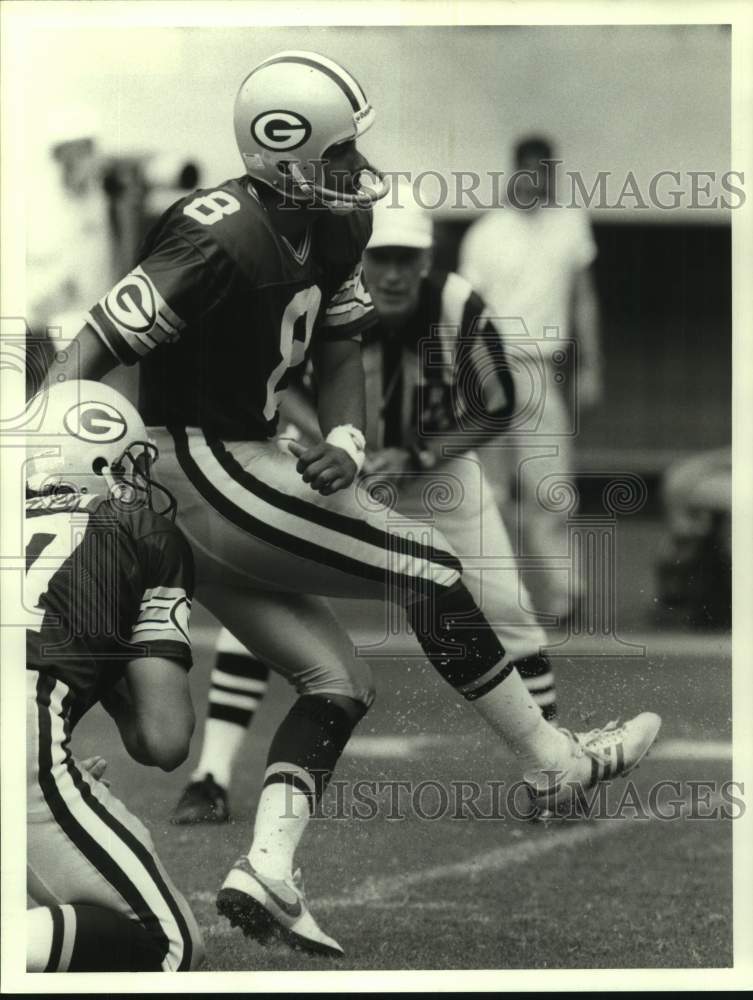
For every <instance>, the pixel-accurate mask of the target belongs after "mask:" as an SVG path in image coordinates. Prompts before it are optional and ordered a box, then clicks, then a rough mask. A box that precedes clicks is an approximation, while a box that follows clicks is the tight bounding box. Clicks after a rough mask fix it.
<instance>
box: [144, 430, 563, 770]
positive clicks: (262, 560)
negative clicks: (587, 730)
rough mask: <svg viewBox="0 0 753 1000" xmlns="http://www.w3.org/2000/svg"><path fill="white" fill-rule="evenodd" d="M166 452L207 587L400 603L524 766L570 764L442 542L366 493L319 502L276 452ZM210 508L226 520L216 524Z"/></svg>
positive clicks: (185, 443) (446, 672)
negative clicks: (211, 506) (313, 594)
mask: <svg viewBox="0 0 753 1000" xmlns="http://www.w3.org/2000/svg"><path fill="white" fill-rule="evenodd" d="M158 444H159V447H160V453H161V458H160V461H161V462H162V459H163V458H167V461H166V463H165V467H164V469H163V472H162V477H163V481H164V482H165V485H166V486H168V487H169V488H170V489H171V490H173V492H175V493H176V494H177V495H178V499H179V507H178V509H179V511H180V514H179V517H180V518H181V526H182V527H183V529H184V531H185V533H186V535H187V537H188V538H189V541H191V543H192V544H193V547H194V553H195V555H196V562H197V571H198V579H199V580H200V581H201V580H203V581H204V583H205V585H210V586H214V585H217V586H219V587H231V586H234V587H238V588H239V589H241V590H242V589H248V588H254V587H258V589H263V590H264V591H265V592H268V591H269V590H270V589H275V588H277V589H279V590H297V591H299V592H300V591H303V592H308V593H315V594H324V595H327V596H333V597H361V598H381V599H385V597H386V598H387V599H389V600H392V601H395V602H396V603H399V604H400V605H402V606H403V607H404V608H405V610H406V613H407V615H408V619H409V621H410V623H411V625H412V627H413V629H414V631H415V633H416V635H417V637H418V639H419V641H420V643H421V645H422V648H423V650H424V652H425V654H426V655H427V657H428V659H429V660H430V662H431V663H432V664H433V665H434V666H435V667H436V669H437V670H438V671H439V673H440V674H441V675H442V677H444V679H445V680H446V681H447V682H448V683H450V684H451V685H452V686H453V687H455V689H456V690H457V691H458V692H459V693H460V694H461V695H462V696H463V697H464V698H465V699H466V700H467V701H469V702H470V703H472V704H473V707H474V708H475V709H476V710H477V711H478V712H479V713H480V714H481V715H482V716H483V717H484V718H485V719H486V720H487V721H488V722H489V723H490V724H491V725H492V727H493V728H494V729H495V730H496V731H497V732H498V733H499V734H500V735H502V736H503V737H504V738H505V739H506V740H507V742H508V743H510V745H511V746H512V747H513V749H514V750H515V751H516V752H517V753H518V754H519V755H520V756H521V758H522V761H523V762H524V764H525V765H528V764H531V765H533V766H536V767H551V766H554V764H553V762H558V761H560V760H561V759H562V758H563V757H567V756H569V754H570V748H569V745H568V744H567V741H566V740H565V739H564V737H563V736H562V734H560V733H558V732H557V730H556V729H554V728H553V727H551V726H548V725H546V724H545V720H543V719H542V718H541V713H540V712H539V711H538V708H537V706H536V704H535V702H534V701H533V699H532V698H531V697H530V695H529V694H528V692H527V690H526V688H525V685H524V684H523V682H522V680H521V679H520V676H519V675H518V673H517V672H516V671H514V670H513V668H512V665H511V661H510V657H509V656H508V655H507V654H506V653H505V650H504V648H503V647H502V646H501V644H500V642H499V640H498V639H497V637H496V635H495V634H494V631H493V630H492V629H491V628H490V627H489V624H488V622H487V621H486V619H485V618H484V615H483V614H482V613H481V611H480V610H479V608H478V607H477V605H476V603H475V601H474V600H473V598H472V596H471V594H470V593H469V591H468V589H467V588H466V587H465V586H464V584H463V582H462V581H461V579H460V572H461V566H460V562H459V560H458V559H457V556H456V555H455V554H454V552H453V551H452V549H451V548H450V546H449V545H448V544H447V542H446V540H445V539H444V538H443V537H442V536H441V534H440V533H439V532H436V531H434V530H433V529H426V528H425V527H423V526H417V525H416V524H415V522H413V521H412V520H411V519H410V518H406V517H402V516H400V515H399V514H396V513H395V512H394V511H387V510H386V509H385V508H384V507H382V506H380V505H379V504H376V503H374V502H373V501H372V500H370V498H369V497H368V495H367V494H366V491H365V490H363V491H357V490H355V489H351V490H344V491H341V492H340V493H337V494H335V495H334V496H330V497H322V496H320V495H319V494H318V493H316V492H315V491H313V490H312V489H311V488H310V487H309V486H308V485H307V484H306V483H304V482H303V481H302V480H301V477H300V476H299V475H298V473H297V472H296V470H295V462H294V460H293V459H292V458H291V456H289V455H286V454H284V453H282V452H281V451H280V450H279V449H278V448H277V447H276V445H274V444H270V443H267V442H245V443H240V444H238V443H233V444H227V445H223V444H222V443H221V442H217V441H210V440H208V439H206V438H205V437H204V435H202V434H200V433H197V432H196V433H195V432H188V433H178V432H176V433H175V436H174V437H172V436H170V437H168V438H167V440H165V439H164V438H163V439H162V440H160V441H159V442H158ZM208 504H210V505H214V507H215V509H216V510H217V511H218V514H220V515H221V519H220V518H219V517H218V518H217V520H216V522H214V521H210V519H209V518H208V517H207V505H208ZM211 610H213V609H211ZM257 617H258V616H257ZM221 620H222V619H221ZM230 627H231V631H233V628H232V626H230ZM235 634H236V636H237V637H240V636H239V633H238V632H235ZM241 638H242V637H241ZM282 640H283V643H286V642H287V641H288V636H287V635H286V636H283V637H282ZM345 641H346V642H347V640H345ZM252 645H253V643H252ZM253 648H254V651H255V652H256V653H257V655H258V656H259V657H260V658H261V659H262V660H264V661H265V662H268V663H269V664H270V665H272V666H273V665H274V663H273V660H272V659H270V658H268V657H266V656H265V654H264V653H263V651H262V650H260V649H259V648H258V646H253ZM500 686H502V687H503V688H504V690H502V689H501V687H500Z"/></svg>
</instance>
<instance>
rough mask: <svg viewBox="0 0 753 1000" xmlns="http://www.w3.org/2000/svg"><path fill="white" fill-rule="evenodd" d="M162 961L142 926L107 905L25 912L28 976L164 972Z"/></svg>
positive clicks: (155, 946)
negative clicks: (64, 973)
mask: <svg viewBox="0 0 753 1000" xmlns="http://www.w3.org/2000/svg"><path fill="white" fill-rule="evenodd" d="M162 958H163V956H162V953H161V950H160V948H159V947H158V946H157V943H156V941H155V939H154V937H153V936H152V935H151V934H149V933H148V931H146V929H145V928H144V927H143V926H142V925H141V924H140V923H138V922H137V921H136V920H131V919H129V918H128V917H126V916H124V915H123V914H122V913H118V912H117V911H116V910H110V909H108V908H107V907H104V906H92V905H90V904H85V903H64V904H62V905H61V906H39V907H37V908H36V909H33V910H29V911H28V912H27V914H26V971H27V972H160V971H161V970H162Z"/></svg>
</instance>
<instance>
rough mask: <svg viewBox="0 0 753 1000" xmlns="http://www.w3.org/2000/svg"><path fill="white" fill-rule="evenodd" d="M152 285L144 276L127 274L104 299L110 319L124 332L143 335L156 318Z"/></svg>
mask: <svg viewBox="0 0 753 1000" xmlns="http://www.w3.org/2000/svg"><path fill="white" fill-rule="evenodd" d="M155 291H156V289H155V288H154V285H153V284H152V283H151V281H149V279H148V278H147V277H146V275H145V274H135V273H133V274H129V275H127V276H126V277H125V278H123V280H122V281H121V282H119V283H118V284H117V285H116V286H115V287H114V288H113V289H112V291H111V292H110V294H109V295H108V296H107V298H106V299H105V303H106V309H107V312H108V315H109V316H110V319H111V320H112V321H113V322H114V323H116V324H117V325H118V326H120V327H125V329H126V330H132V331H133V332H134V333H144V332H146V331H147V330H150V329H151V327H152V325H153V324H154V320H155V319H156V317H157V306H156V302H155Z"/></svg>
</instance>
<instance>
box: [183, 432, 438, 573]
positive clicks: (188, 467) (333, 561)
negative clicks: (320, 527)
mask: <svg viewBox="0 0 753 1000" xmlns="http://www.w3.org/2000/svg"><path fill="white" fill-rule="evenodd" d="M168 430H169V432H170V434H171V435H172V437H173V440H174V442H175V457H176V458H177V460H178V463H179V465H180V467H181V468H182V470H183V472H184V473H185V475H186V478H187V479H188V480H189V481H190V483H191V484H192V485H193V487H194V488H195V489H196V491H197V492H198V493H199V494H200V495H201V496H202V497H203V498H204V499H205V500H206V501H207V503H208V504H209V505H210V506H211V507H213V508H214V510H216V511H217V512H218V513H220V514H221V515H222V516H223V517H225V518H227V520H228V521H230V522H231V524H234V525H235V526H236V528H239V529H240V530H241V531H242V532H244V533H245V534H247V535H251V537H252V538H258V539H259V540H260V541H262V542H266V543H267V544H269V545H274V546H276V547H277V548H279V549H282V550H283V551H284V552H290V553H293V554H295V555H298V556H300V557H301V558H302V559H309V560H310V561H311V562H313V563H318V564H319V565H321V566H329V567H331V568H332V569H336V570H338V571H339V572H341V573H345V574H347V575H348V576H354V577H356V578H358V579H366V580H372V581H374V582H376V583H379V584H382V586H386V585H387V584H388V583H389V582H390V581H393V582H398V581H402V582H404V584H405V585H406V587H408V588H410V589H413V588H415V586H416V584H417V582H418V579H417V578H414V577H410V576H406V575H405V574H402V573H396V572H394V571H390V570H386V569H381V568H380V567H379V566H374V565H372V564H371V563H367V562H361V561H360V560H358V559H352V558H351V557H350V556H344V555H341V554H340V553H338V552H333V551H332V550H331V549H326V548H324V547H323V546H321V545H317V544H316V543H314V542H310V541H307V540H306V539H304V538H301V537H300V536H297V535H291V534H288V533H287V532H285V531H281V530H280V529H279V528H272V527H270V526H269V525H268V524H265V523H264V521H260V520H259V519H258V518H256V517H253V516H252V515H251V514H249V513H248V512H247V511H245V510H243V509H242V508H241V507H238V506H237V505H236V504H234V503H233V501H232V500H230V499H228V497H226V496H225V495H224V494H223V493H221V492H220V491H219V490H218V489H217V487H216V486H215V485H214V484H213V483H212V482H210V481H209V479H207V477H206V476H205V475H204V473H203V472H202V471H201V469H200V468H199V467H198V465H197V464H196V462H195V460H194V458H193V456H192V455H191V453H190V452H189V450H188V439H187V436H186V432H185V430H184V429H182V428H172V427H171V428H168Z"/></svg>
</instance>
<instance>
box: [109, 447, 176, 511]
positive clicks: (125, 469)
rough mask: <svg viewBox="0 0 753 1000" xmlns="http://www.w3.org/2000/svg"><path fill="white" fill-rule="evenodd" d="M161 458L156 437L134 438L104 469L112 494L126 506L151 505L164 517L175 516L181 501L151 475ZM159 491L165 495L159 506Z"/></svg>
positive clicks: (128, 507)
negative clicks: (142, 439) (150, 438)
mask: <svg viewBox="0 0 753 1000" xmlns="http://www.w3.org/2000/svg"><path fill="white" fill-rule="evenodd" d="M158 458H159V451H158V450H157V445H156V444H155V443H154V442H153V441H148V440H147V441H134V442H133V443H132V444H129V445H128V447H127V448H126V449H125V450H124V451H123V454H122V455H121V456H120V457H119V458H118V459H116V460H115V461H114V462H113V463H112V464H111V465H109V466H105V467H103V469H102V475H103V477H104V479H105V481H106V482H107V486H108V489H109V492H110V496H111V497H112V498H113V499H114V500H115V501H116V502H117V503H118V505H119V506H121V507H123V508H124V509H126V510H137V509H138V508H140V507H148V508H149V510H152V511H154V513H155V514H159V515H160V516H161V517H167V518H169V519H170V520H171V521H174V520H175V517H176V514H177V512H178V501H177V500H176V499H175V496H174V495H173V494H172V493H171V492H170V490H168V488H167V487H166V486H163V485H162V483H160V482H158V481H157V480H156V479H155V478H154V477H153V476H152V470H153V468H154V464H155V462H156V461H157V460H158ZM157 494H161V495H162V500H161V501H160V504H159V506H156V505H155V504H156V500H157Z"/></svg>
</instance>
